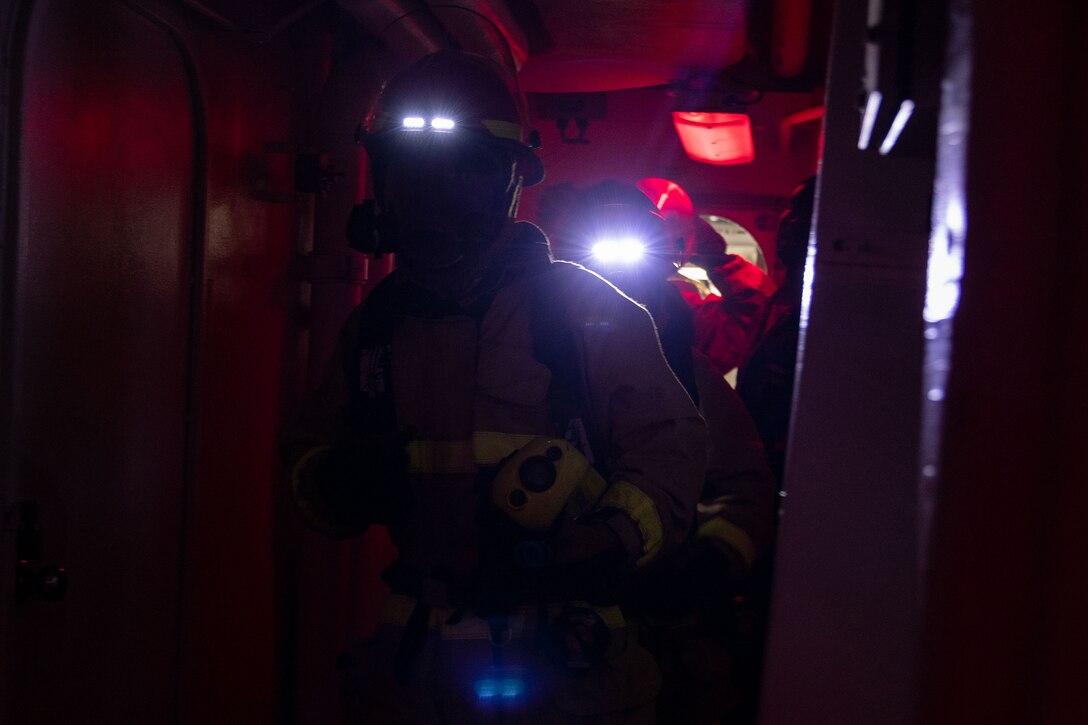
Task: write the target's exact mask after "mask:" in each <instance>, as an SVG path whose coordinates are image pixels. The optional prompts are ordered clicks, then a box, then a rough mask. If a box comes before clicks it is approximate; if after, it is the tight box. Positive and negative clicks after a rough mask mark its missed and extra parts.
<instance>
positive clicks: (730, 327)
mask: <svg viewBox="0 0 1088 725" xmlns="http://www.w3.org/2000/svg"><path fill="white" fill-rule="evenodd" d="M694 224H695V232H694V236H693V239H692V242H691V244H690V245H688V247H687V249H686V250H685V255H684V260H685V261H686V262H687V263H688V264H689V265H694V266H696V267H700V268H702V269H704V270H705V271H706V274H707V278H708V279H709V281H710V282H712V283H713V285H714V290H716V291H717V292H718V294H714V293H713V292H710V293H707V291H705V290H702V289H697V288H696V287H695V285H693V284H692V281H691V280H689V279H684V278H681V277H679V276H676V277H674V280H675V281H676V283H677V285H678V287H679V288H680V289H681V291H682V292H683V294H684V299H685V300H687V302H688V304H689V305H690V306H691V308H692V311H693V313H694V323H693V324H694V329H695V347H696V349H698V350H699V352H701V353H702V354H703V355H704V356H705V357H706V358H707V360H708V361H709V363H710V365H711V366H712V367H713V368H714V370H715V371H716V372H718V373H719V374H721V375H728V374H731V373H732V374H734V375H735V374H736V373H735V372H734V371H736V370H738V369H739V368H740V367H742V366H743V365H744V364H745V363H746V362H747V361H748V358H749V357H750V356H751V354H752V351H753V350H754V349H755V347H756V345H757V344H758V343H759V339H760V337H761V335H762V334H763V330H764V327H765V325H766V321H767V315H768V314H769V311H770V298H771V296H772V295H773V294H774V291H775V285H774V282H773V281H772V280H771V278H770V277H769V276H768V275H767V274H766V273H765V272H764V271H763V270H762V269H760V268H759V267H757V266H756V265H754V264H752V263H751V262H749V261H747V260H746V259H744V258H743V257H741V256H739V255H736V254H729V253H728V251H727V250H726V243H725V238H724V237H722V235H721V234H719V233H718V232H717V231H716V230H715V229H714V227H712V226H711V225H710V222H708V221H707V220H706V219H703V218H702V217H700V216H696V217H695V222H694Z"/></svg>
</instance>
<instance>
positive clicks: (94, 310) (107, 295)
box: [4, 2, 194, 723]
mask: <svg viewBox="0 0 1088 725" xmlns="http://www.w3.org/2000/svg"><path fill="white" fill-rule="evenodd" d="M24 47H25V52H24V53H23V55H22V57H21V58H20V66H19V72H20V73H21V90H22V93H21V99H20V110H21V113H20V121H21V129H22V135H21V137H20V145H19V149H18V159H19V167H18V176H17V177H15V179H13V180H16V181H17V184H18V197H17V198H18V207H17V214H18V220H17V225H18V235H17V236H16V237H15V238H14V239H9V240H6V241H8V242H13V243H14V245H15V246H14V247H9V248H8V249H7V250H6V251H7V257H6V264H5V279H4V285H5V292H6V293H7V294H6V301H7V303H8V307H7V309H5V315H6V316H7V317H6V321H5V322H6V328H5V331H6V335H5V340H4V348H5V364H6V366H7V370H6V378H5V389H4V392H5V395H4V415H5V419H6V430H7V432H8V434H9V435H8V440H7V441H5V443H6V447H5V451H4V452H5V456H4V464H5V490H4V494H5V501H6V502H9V501H17V500H23V499H26V500H32V501H35V502H36V503H37V504H38V505H39V507H40V511H41V516H40V525H41V534H42V541H43V550H42V554H41V557H42V563H46V562H48V563H57V564H62V565H64V566H65V567H66V568H67V570H68V572H69V575H70V588H69V591H68V593H67V596H66V597H65V598H64V599H63V600H62V601H60V602H56V603H51V602H43V601H40V600H38V599H32V600H30V601H27V602H24V603H22V604H18V605H14V606H11V603H10V602H5V605H7V606H5V613H6V614H7V615H8V619H7V621H6V622H5V626H6V627H7V628H8V634H9V638H10V639H9V644H10V650H9V652H7V653H6V655H5V656H7V657H9V658H10V659H9V660H8V662H7V663H6V665H7V666H6V667H5V668H4V673H5V675H6V684H7V690H8V692H7V701H6V703H5V706H6V708H7V709H8V713H9V715H10V717H11V718H12V719H11V720H10V721H11V722H42V723H52V722H62V721H63V722H69V721H70V722H77V721H80V720H81V719H83V718H84V717H86V714H87V713H89V712H94V713H99V716H101V717H104V718H105V719H108V720H112V721H115V722H164V721H167V720H168V719H169V718H170V717H171V713H172V712H173V711H174V710H175V707H176V697H177V692H176V682H177V677H176V674H177V667H178V658H177V645H178V633H179V630H178V627H179V617H180V614H181V610H180V605H181V600H180V593H181V591H180V587H179V566H180V559H179V544H180V541H181V534H182V531H183V520H184V516H183V506H182V502H183V495H184V490H185V474H186V459H185V445H186V435H187V426H186V407H187V401H188V389H187V388H188V384H189V370H188V369H187V365H188V361H189V357H188V355H187V350H188V346H189V325H190V307H189V294H188V290H189V283H188V279H189V275H190V274H192V271H193V270H192V269H191V267H190V261H191V256H190V252H191V243H192V238H193V204H194V198H193V184H194V178H193V174H192V170H193V155H194V148H193V127H192V107H191V97H190V91H191V89H190V87H189V86H188V82H187V78H186V75H185V72H184V68H183V64H182V61H181V58H180V54H179V51H178V48H177V47H176V46H175V45H173V44H172V43H171V42H170V39H169V38H168V37H166V36H165V35H164V33H163V32H162V31H161V30H160V29H159V28H157V27H155V25H153V24H152V23H150V22H149V21H148V20H147V19H146V18H144V17H141V16H140V15H138V14H136V13H134V12H132V11H130V10H129V9H127V8H125V7H123V6H121V5H120V4H117V3H103V4H93V5H92V4H90V3H77V4H72V3H62V2H41V3H35V4H34V8H33V11H32V14H31V16H30V19H29V23H28V25H27V26H26V35H25V46H24ZM9 178H10V177H9ZM13 211H15V210H13ZM7 563H8V562H7V561H5V565H6V564H7ZM6 571H7V569H6V566H5V573H6Z"/></svg>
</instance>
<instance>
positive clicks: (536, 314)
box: [527, 270, 608, 478]
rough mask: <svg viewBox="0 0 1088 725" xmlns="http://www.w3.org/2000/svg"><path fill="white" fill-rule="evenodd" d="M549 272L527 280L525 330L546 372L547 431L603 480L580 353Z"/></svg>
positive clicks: (601, 449)
mask: <svg viewBox="0 0 1088 725" xmlns="http://www.w3.org/2000/svg"><path fill="white" fill-rule="evenodd" d="M551 271H552V270H545V271H543V272H541V273H540V274H537V275H535V276H533V277H532V278H531V279H530V280H528V295H527V298H528V303H529V310H530V311H529V331H530V334H531V336H532V340H533V357H535V358H536V359H537V360H538V361H540V362H541V363H542V364H543V365H545V366H546V367H547V368H548V370H549V371H551V376H552V377H551V385H550V386H549V388H548V415H549V417H550V418H551V423H552V427H553V428H554V430H555V431H556V432H557V433H558V434H559V435H562V436H563V437H565V438H566V439H567V440H568V441H570V443H572V444H573V445H574V446H575V447H577V448H578V449H579V450H581V451H582V453H583V454H584V455H585V456H586V458H587V459H588V460H589V461H590V463H592V464H593V466H594V467H595V468H596V469H597V470H598V472H599V473H600V474H601V475H602V476H604V477H605V478H607V476H608V462H607V448H606V447H605V445H604V441H603V439H602V438H601V435H600V428H599V426H598V425H597V423H596V420H595V419H594V416H593V407H592V405H591V404H590V398H589V393H588V389H587V384H586V378H585V375H584V374H583V370H582V365H581V360H582V357H581V354H580V353H579V349H578V345H577V342H576V341H575V337H574V330H573V328H572V326H571V320H570V316H569V315H568V314H567V310H566V308H565V306H564V305H563V302H562V300H560V299H559V298H558V297H557V296H556V294H555V290H554V289H552V288H551V284H550V283H553V282H554V274H553V273H550V272H551Z"/></svg>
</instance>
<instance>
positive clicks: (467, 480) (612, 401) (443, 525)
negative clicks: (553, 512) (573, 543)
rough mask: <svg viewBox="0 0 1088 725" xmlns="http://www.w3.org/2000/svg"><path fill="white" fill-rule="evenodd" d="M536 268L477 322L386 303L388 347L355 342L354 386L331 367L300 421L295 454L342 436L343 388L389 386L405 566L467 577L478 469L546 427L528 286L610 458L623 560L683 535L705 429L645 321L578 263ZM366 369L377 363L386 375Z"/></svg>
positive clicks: (545, 383) (473, 546) (351, 323)
mask: <svg viewBox="0 0 1088 725" xmlns="http://www.w3.org/2000/svg"><path fill="white" fill-rule="evenodd" d="M539 274H540V275H541V276H540V277H539V278H538V277H535V276H533V277H528V276H522V277H520V278H517V277H516V276H515V278H514V279H512V280H511V281H509V282H508V283H506V284H505V285H504V286H502V287H501V288H500V289H499V291H498V292H497V293H496V294H495V296H494V299H493V300H492V301H491V303H490V305H489V306H488V307H487V309H486V312H484V313H483V315H482V316H481V317H479V318H478V319H476V318H474V317H473V315H471V314H469V313H468V312H462V311H457V310H449V311H447V312H444V313H442V314H427V315H420V314H414V313H413V311H412V310H408V311H407V312H405V311H402V310H398V309H391V310H388V311H387V312H386V314H388V315H392V316H394V317H395V318H396V324H395V325H394V328H393V332H392V335H391V340H390V341H389V343H388V345H386V346H384V347H385V348H386V349H377V348H366V347H364V348H363V349H362V351H361V354H360V356H359V359H358V362H357V364H356V366H355V370H354V371H351V372H353V373H354V375H355V379H354V380H349V379H348V378H347V375H345V373H344V371H343V370H337V369H336V366H333V367H332V369H331V370H330V375H329V376H327V379H326V383H325V384H324V385H323V386H322V390H321V391H319V393H318V394H317V396H316V398H315V406H314V407H313V408H312V409H311V410H310V412H309V415H308V416H307V419H308V421H310V422H309V425H308V427H307V426H306V425H304V426H303V427H304V428H305V429H306V430H304V431H303V432H302V433H301V434H300V435H298V436H296V439H297V440H296V441H295V442H298V443H303V445H301V446H298V447H297V448H296V450H299V451H305V450H306V448H307V446H306V445H305V444H309V445H312V446H317V445H325V444H328V443H329V442H332V441H335V440H339V439H341V438H342V437H343V436H344V435H345V432H346V428H347V426H348V421H349V418H350V411H349V409H348V408H349V401H350V399H351V395H350V393H351V389H352V386H355V385H358V386H360V387H361V388H362V392H363V394H364V395H366V394H369V393H376V392H377V391H376V390H374V386H375V385H377V384H380V381H383V380H388V381H389V382H390V384H391V386H392V389H393V401H394V404H395V419H396V420H395V423H396V426H397V427H398V428H411V429H412V430H413V431H414V434H415V439H414V441H413V442H412V443H411V444H409V455H410V457H411V460H412V474H411V477H410V478H411V485H412V488H413V495H414V498H415V501H416V507H415V509H414V510H413V512H412V515H411V516H410V517H409V520H408V522H407V523H405V524H404V525H402V526H398V527H395V528H392V529H391V531H390V533H391V535H392V538H393V541H394V543H395V544H396V545H397V548H398V552H399V555H400V559H401V561H403V562H404V563H405V564H407V565H409V566H412V567H413V568H419V569H420V570H421V571H427V572H442V573H448V574H449V575H451V576H452V577H453V578H454V579H456V578H457V577H458V576H459V575H463V574H465V573H467V572H469V571H471V570H472V568H473V567H475V565H476V563H477V562H476V553H477V547H478V539H477V522H476V519H475V515H476V508H475V507H476V503H477V500H478V498H477V491H476V486H477V472H478V470H479V468H480V467H481V466H486V465H490V464H494V463H497V462H498V461H500V460H501V459H502V458H504V457H505V456H506V455H508V454H509V453H512V452H513V451H514V450H516V449H517V448H518V447H519V446H520V445H523V444H524V442H526V441H527V440H529V439H531V438H532V437H535V436H539V435H555V434H556V433H557V431H555V430H554V425H553V423H552V422H551V421H550V419H549V409H548V391H549V383H550V380H551V375H552V373H551V371H550V370H549V368H548V367H547V366H546V365H544V364H542V363H541V362H540V361H539V360H538V359H536V357H535V356H534V340H533V334H532V331H531V327H530V320H531V316H532V315H533V314H534V310H533V309H532V300H534V299H537V296H535V295H533V294H531V293H530V289H529V285H530V284H544V285H545V289H547V290H550V291H551V294H550V300H551V301H552V302H554V303H555V304H559V305H562V306H563V316H564V317H565V319H566V320H567V321H568V323H569V325H570V329H571V331H572V337H573V340H574V347H575V350H576V354H577V355H578V356H579V358H580V359H579V361H578V362H579V363H580V365H579V367H580V369H581V371H582V373H583V374H584V376H585V386H584V387H585V390H586V391H587V397H588V400H587V403H588V407H589V408H590V410H589V411H587V412H588V415H589V416H591V417H592V419H593V420H594V422H595V425H596V427H597V430H598V433H599V436H600V439H601V444H602V446H603V447H604V448H605V450H604V451H603V454H604V456H605V457H607V459H608V463H609V481H610V488H609V490H608V491H607V492H606V494H605V496H604V498H603V499H602V502H601V508H602V509H607V510H611V511H613V512H614V514H615V515H613V516H611V517H610V518H609V519H608V522H609V524H610V525H611V526H612V527H613V528H614V529H615V530H616V531H617V533H618V534H619V535H620V538H621V540H622V541H623V542H624V544H625V546H626V547H627V551H628V554H629V557H630V559H631V561H638V562H645V561H648V560H649V559H651V558H653V557H654V556H656V555H657V554H658V553H659V552H660V551H661V550H662V549H666V548H669V547H671V546H673V545H675V544H676V543H678V542H679V541H680V540H681V539H682V538H683V537H684V536H685V534H686V533H687V532H688V531H689V530H690V526H691V522H692V518H693V515H694V511H695V504H696V501H697V499H698V497H699V491H700V489H701V486H702V481H703V477H704V472H705V465H706V431H705V426H704V423H703V420H702V418H701V417H700V415H699V413H698V411H696V409H695V407H694V405H693V404H692V402H691V400H690V398H689V397H688V395H687V394H686V393H685V392H684V390H683V388H682V387H681V386H680V384H679V383H678V381H677V380H676V377H675V376H674V375H673V374H672V372H671V371H670V370H669V368H668V366H667V365H666V363H665V360H664V358H663V356H662V353H661V348H660V345H659V343H658V341H657V337H656V334H655V330H654V326H653V323H652V321H651V319H650V317H649V315H648V314H647V312H646V311H645V310H644V309H643V308H641V307H639V306H638V305H637V304H635V303H634V302H632V301H631V300H630V299H628V298H627V297H624V296H623V295H622V294H620V293H619V292H618V291H617V290H616V289H615V288H614V287H612V286H611V285H609V284H608V283H607V282H605V281H604V280H603V279H601V278H600V277H598V276H597V275H595V274H593V273H591V272H589V271H587V270H585V269H583V268H581V267H579V266H577V265H572V264H566V263H554V264H552V265H551V266H550V267H548V268H547V269H546V270H544V271H542V272H540V273H539ZM390 285H404V286H405V290H406V289H409V288H410V287H409V283H408V282H406V281H405V280H403V279H402V278H400V276H399V275H398V274H397V273H396V272H394V273H393V274H392V275H391V276H390V277H389V278H387V279H386V280H384V281H383V282H382V283H381V285H379V288H380V287H383V286H390ZM377 292H378V290H375V292H374V293H372V296H373V295H374V294H377ZM391 297H392V298H393V299H396V295H391ZM364 306H365V303H364ZM364 306H361V307H360V309H359V310H357V311H356V312H355V313H353V314H352V316H351V317H350V318H349V320H348V321H347V323H346V324H345V326H344V333H343V336H342V339H341V345H342V346H343V347H344V349H347V350H353V349H355V348H356V347H358V335H359V330H360V322H361V315H362V309H363V307H364ZM376 365H378V366H379V367H381V366H388V373H389V375H385V374H384V372H385V371H382V370H378V371H376V370H375V366H376ZM376 381H377V382H376ZM295 460H296V461H298V460H301V456H299V457H296V459H295ZM311 460H312V459H311ZM299 473H300V474H301V473H304V472H302V471H300V472H299Z"/></svg>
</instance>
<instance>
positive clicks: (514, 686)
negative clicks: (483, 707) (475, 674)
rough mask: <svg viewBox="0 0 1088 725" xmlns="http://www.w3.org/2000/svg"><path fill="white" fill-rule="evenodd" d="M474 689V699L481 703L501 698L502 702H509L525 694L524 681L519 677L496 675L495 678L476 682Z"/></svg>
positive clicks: (485, 678)
mask: <svg viewBox="0 0 1088 725" xmlns="http://www.w3.org/2000/svg"><path fill="white" fill-rule="evenodd" d="M474 688H475V690H476V697H477V698H479V700H480V701H481V702H494V701H496V700H497V699H498V698H501V699H502V701H503V702H510V701H511V700H516V699H518V698H519V697H521V696H522V695H524V694H525V680H524V679H523V678H521V677H517V676H511V675H509V674H503V673H497V676H490V677H482V678H480V679H478V680H476V683H475V685H474Z"/></svg>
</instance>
